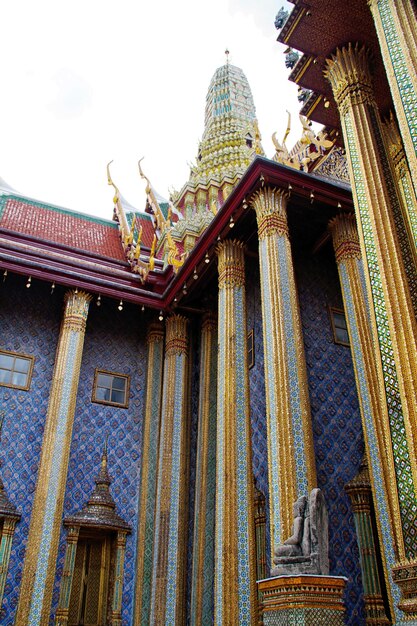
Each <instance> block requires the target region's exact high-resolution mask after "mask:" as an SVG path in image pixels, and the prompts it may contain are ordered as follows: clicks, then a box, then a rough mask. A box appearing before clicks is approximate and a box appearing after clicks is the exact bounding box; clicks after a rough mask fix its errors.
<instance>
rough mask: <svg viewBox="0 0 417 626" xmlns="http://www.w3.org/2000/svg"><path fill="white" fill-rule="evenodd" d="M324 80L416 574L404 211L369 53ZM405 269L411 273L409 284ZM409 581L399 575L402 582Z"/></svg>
mask: <svg viewBox="0 0 417 626" xmlns="http://www.w3.org/2000/svg"><path fill="white" fill-rule="evenodd" d="M326 76H327V78H328V79H329V81H330V83H331V85H332V88H333V93H334V96H335V99H336V102H337V104H338V107H339V111H340V116H341V123H342V129H343V135H344V140H345V146H346V150H347V153H348V162H349V167H350V173H351V180H352V192H353V197H354V202H355V208H356V213H357V221H358V230H359V237H360V243H361V250H362V255H363V258H364V266H365V279H366V284H367V290H368V294H369V296H370V298H369V300H370V302H372V305H373V306H372V308H371V312H370V313H371V314H370V321H371V328H372V331H373V337H374V342H375V345H377V346H379V353H380V359H381V361H382V373H383V377H382V380H383V382H384V387H385V397H386V402H387V406H388V416H389V423H390V436H391V439H392V444H393V455H394V465H395V473H396V483H397V488H398V492H399V505H400V512H401V525H402V530H403V532H402V538H403V541H402V542H401V543H399V544H398V546H397V553H396V557H397V559H398V560H399V561H400V563H401V564H404V566H405V568H408V571H409V572H410V573H411V571H412V570H413V563H412V562H413V561H414V560H415V559H416V556H417V538H416V536H415V532H414V528H415V523H416V517H415V511H416V507H417V498H416V484H417V456H416V453H417V404H416V403H415V397H416V392H417V360H416V358H415V355H416V354H417V324H416V319H415V314H414V310H413V304H415V301H414V302H413V297H412V296H415V292H414V285H413V278H412V275H413V273H414V271H415V267H414V266H413V264H412V263H411V262H410V263H409V264H408V267H407V268H405V266H404V262H403V253H404V250H402V249H401V248H400V245H399V242H398V237H397V233H396V219H397V217H398V212H399V211H400V206H399V201H398V197H397V191H396V186H395V182H394V180H393V175H392V170H391V168H390V166H389V162H388V158H387V155H386V153H385V146H384V141H383V132H382V128H381V120H380V117H379V113H378V110H377V107H376V104H375V100H374V97H373V91H372V83H371V77H370V73H369V66H368V52H367V49H366V48H365V47H362V48H361V47H359V46H358V45H356V46H352V45H351V44H349V46H348V47H345V48H343V49H341V50H339V49H338V50H337V51H336V53H335V54H334V55H333V56H332V58H330V59H328V60H327V70H326ZM406 269H407V270H411V271H409V274H408V276H407V274H406ZM410 355H411V358H410ZM378 361H379V359H378ZM378 366H380V363H378ZM387 541H389V538H387ZM410 561H411V563H410ZM416 565H417V563H416ZM404 575H405V574H404V572H402V573H400V574H399V576H400V577H402V578H401V580H402V579H403V577H404ZM416 583H417V580H416ZM414 592H415V605H414V607H412V606H411V605H412V602H411V603H410V602H408V604H407V609H406V610H407V612H408V613H409V614H416V613H415V611H417V584H416V588H415V590H414ZM403 606H405V605H403Z"/></svg>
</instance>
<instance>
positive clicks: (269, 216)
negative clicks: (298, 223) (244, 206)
mask: <svg viewBox="0 0 417 626" xmlns="http://www.w3.org/2000/svg"><path fill="white" fill-rule="evenodd" d="M287 200H288V192H286V191H284V190H282V189H276V188H275V187H266V189H261V190H259V191H257V192H256V193H254V194H253V196H252V198H251V199H250V202H251V204H252V205H253V208H254V209H255V211H256V218H257V221H258V237H259V239H264V238H265V237H267V236H269V235H273V234H274V233H276V234H277V235H280V236H282V235H288V223H287Z"/></svg>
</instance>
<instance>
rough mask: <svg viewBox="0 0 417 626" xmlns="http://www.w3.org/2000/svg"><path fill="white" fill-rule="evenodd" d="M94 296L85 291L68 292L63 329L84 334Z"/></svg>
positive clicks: (65, 299)
mask: <svg viewBox="0 0 417 626" xmlns="http://www.w3.org/2000/svg"><path fill="white" fill-rule="evenodd" d="M91 299H92V296H91V295H90V294H89V293H86V292H85V291H72V290H71V291H67V292H66V294H65V297H64V301H65V312H64V320H63V329H68V330H75V331H80V332H84V331H85V327H86V323H87V315H88V307H89V306H90V302H91Z"/></svg>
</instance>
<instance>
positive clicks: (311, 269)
mask: <svg viewBox="0 0 417 626" xmlns="http://www.w3.org/2000/svg"><path fill="white" fill-rule="evenodd" d="M296 275H297V282H298V289H299V300H300V309H301V320H302V325H303V332H304V344H305V351H306V360H307V371H308V379H309V387H310V400H311V411H312V420H313V436H314V449H315V455H316V467H317V481H318V486H319V487H320V488H321V489H322V490H323V492H324V496H325V498H326V503H327V506H328V511H329V545H330V573H331V574H333V575H341V576H346V577H347V578H348V582H347V585H346V593H345V602H346V607H347V615H348V618H347V622H346V623H347V624H349V626H363V625H364V623H365V618H364V613H363V591H362V582H361V574H360V566H359V552H358V545H357V539H356V532H355V527H354V520H353V514H352V509H351V506H350V501H349V498H348V496H347V495H346V493H345V491H344V485H345V484H346V483H347V482H349V481H350V480H351V479H352V478H353V477H354V476H355V475H356V474H357V472H358V470H359V465H360V462H361V458H362V455H363V452H364V444H363V435H362V426H361V418H360V412H359V405H358V400H357V395H356V386H355V379H354V372H353V365H352V360H351V354H350V350H349V348H348V347H346V346H341V345H337V344H335V343H334V341H333V332H332V326H331V321H330V317H329V310H328V307H329V306H332V307H337V308H343V302H342V296H341V292H340V287H339V278H338V274H337V268H336V264H335V262H334V259H333V257H332V256H331V255H330V254H328V253H327V252H323V254H322V256H317V255H316V256H314V257H310V256H309V257H307V258H299V259H298V260H297V261H296Z"/></svg>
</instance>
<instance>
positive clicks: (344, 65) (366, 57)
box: [324, 43, 374, 114]
mask: <svg viewBox="0 0 417 626" xmlns="http://www.w3.org/2000/svg"><path fill="white" fill-rule="evenodd" d="M370 57H371V53H370V50H369V49H368V48H367V47H366V46H364V45H362V46H361V45H360V44H359V43H356V44H352V43H349V45H348V46H346V47H343V48H337V50H336V52H335V53H334V54H332V56H331V57H330V58H328V59H326V69H325V70H324V76H325V78H327V80H328V81H329V82H330V85H331V87H332V90H333V95H334V98H335V100H336V102H337V104H338V106H339V109H340V112H341V113H342V114H343V113H345V112H346V111H347V110H348V109H349V108H351V107H352V106H354V105H358V104H365V103H374V95H373V86H372V77H371V74H370V70H369V65H370Z"/></svg>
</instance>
